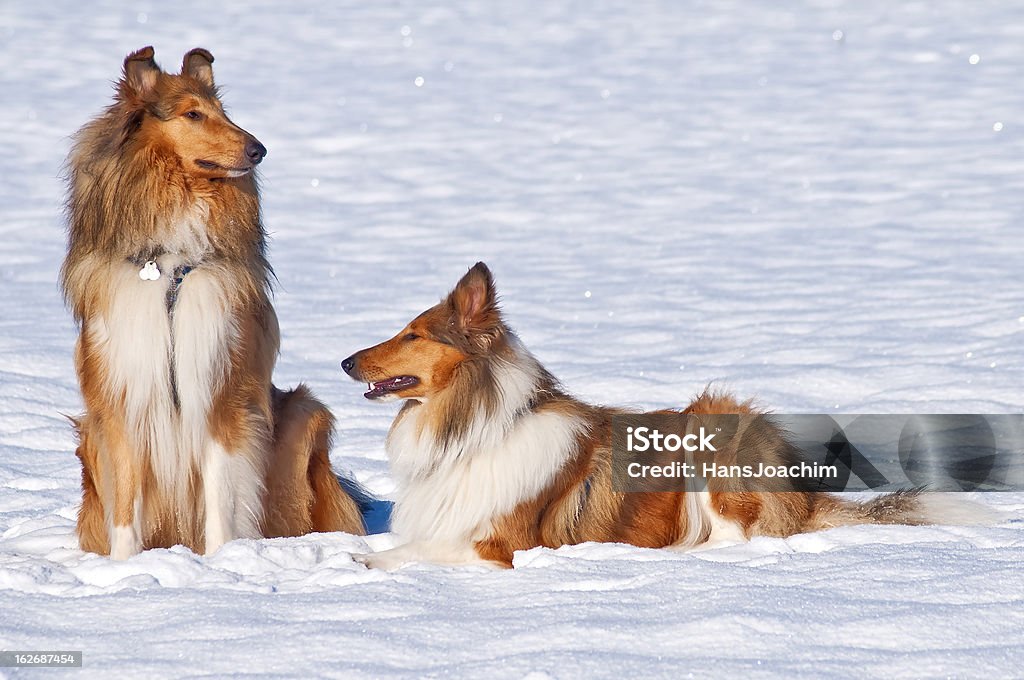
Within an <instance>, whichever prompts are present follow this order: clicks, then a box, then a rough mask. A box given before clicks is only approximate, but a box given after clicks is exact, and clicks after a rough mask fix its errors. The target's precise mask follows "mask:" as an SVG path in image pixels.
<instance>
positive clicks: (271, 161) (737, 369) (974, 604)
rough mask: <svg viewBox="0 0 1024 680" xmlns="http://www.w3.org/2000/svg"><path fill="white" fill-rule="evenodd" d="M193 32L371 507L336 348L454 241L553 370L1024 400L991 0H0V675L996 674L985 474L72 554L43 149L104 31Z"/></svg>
mask: <svg viewBox="0 0 1024 680" xmlns="http://www.w3.org/2000/svg"><path fill="white" fill-rule="evenodd" d="M147 44H153V45H154V46H155V47H156V52H157V59H158V61H159V62H160V63H161V64H162V65H164V66H165V68H167V69H169V70H177V67H178V64H180V60H181V55H182V54H183V53H184V52H185V51H186V50H188V49H190V48H192V47H195V46H197V45H198V46H203V47H206V48H208V49H210V50H211V51H212V52H213V53H214V54H215V55H216V59H217V61H216V64H215V71H216V78H217V80H218V82H219V83H220V84H222V85H223V86H224V97H225V101H226V103H227V106H228V109H229V112H230V114H231V115H232V116H233V117H234V119H235V120H236V122H238V123H239V124H240V125H242V126H243V127H245V128H246V129H248V130H250V131H251V132H253V133H254V134H255V135H257V136H258V137H259V138H260V139H261V141H263V142H264V144H266V146H267V147H268V149H269V155H268V157H267V159H266V161H265V163H264V165H263V166H262V168H261V173H262V179H263V182H262V185H263V191H264V194H263V196H264V207H265V217H266V222H267V225H268V227H269V229H270V230H271V232H272V234H273V240H272V243H271V257H272V261H273V264H274V266H275V268H276V271H277V275H278V278H279V281H280V284H279V286H278V290H277V295H276V305H277V310H278V313H279V315H280V318H281V326H282V331H283V345H282V352H281V359H280V363H279V365H278V370H277V374H276V375H277V378H276V380H277V383H278V384H280V385H291V384H295V383H296V382H298V381H300V380H302V381H306V382H308V383H309V384H310V386H311V387H312V388H313V389H314V390H315V392H316V393H317V394H318V395H319V396H320V397H321V398H323V399H324V400H325V401H326V402H327V403H328V404H329V405H330V406H331V408H332V409H333V411H334V412H335V414H336V415H337V417H338V419H339V432H338V443H337V446H336V449H335V450H334V452H333V454H332V459H333V462H334V464H335V466H336V467H337V468H338V469H339V470H343V471H346V472H348V473H350V474H353V475H354V476H355V477H356V478H357V479H358V480H359V481H361V482H362V483H363V484H364V485H366V486H367V487H368V488H369V489H370V490H371V491H372V492H374V493H375V494H378V495H380V496H382V497H387V496H388V495H389V494H390V493H391V492H392V491H393V485H392V482H391V480H390V477H389V475H388V471H387V465H386V462H385V456H384V450H383V441H384V434H385V432H386V430H387V427H388V425H389V423H390V420H391V418H392V417H393V415H394V413H395V411H396V408H397V407H396V406H394V405H375V404H372V403H369V402H367V401H366V400H364V399H363V398H362V396H361V394H362V391H363V388H362V387H361V386H360V385H358V384H355V383H352V382H351V381H349V380H347V379H346V378H345V377H344V376H343V374H342V372H341V371H340V369H339V365H338V364H339V361H340V360H341V359H342V358H344V357H345V356H347V355H348V354H350V353H351V352H352V351H354V350H357V349H359V348H362V347H365V346H368V345H370V344H373V343H376V342H378V341H380V340H382V339H384V338H386V337H389V336H390V335H391V334H392V333H394V332H396V331H397V330H398V329H399V328H400V327H401V326H402V325H403V324H404V323H405V322H406V321H407V320H408V319H409V318H411V317H412V315H413V314H415V313H417V312H418V311H420V310H422V309H424V308H426V307H427V306H429V305H430V304H432V303H433V302H435V301H436V300H437V299H438V298H439V297H440V296H441V295H442V294H444V293H445V292H446V291H447V290H448V289H449V288H450V287H451V286H452V285H453V284H454V283H455V281H456V280H457V279H458V277H459V276H460V275H461V274H462V273H463V272H464V271H465V269H466V268H467V267H469V266H470V265H472V264H473V263H474V262H476V261H477V260H485V261H486V262H488V264H489V265H490V266H491V267H492V269H493V270H494V272H495V275H496V277H497V280H498V285H499V288H500V290H501V292H502V295H503V299H504V308H505V310H506V313H507V315H508V318H509V320H510V322H511V324H512V325H513V326H514V327H515V328H516V329H518V331H519V333H520V335H521V337H522V338H523V340H524V342H525V343H526V345H527V346H528V347H529V348H530V349H531V350H532V351H533V352H534V353H535V354H536V355H537V356H538V357H539V358H540V359H541V360H542V361H543V362H545V364H546V365H547V366H548V367H549V368H550V369H551V370H552V371H553V372H555V374H556V375H558V376H560V377H561V378H562V379H563V381H564V382H565V383H566V385H567V386H568V387H569V389H571V390H572V391H574V392H575V393H576V394H578V395H580V396H581V397H584V398H586V399H589V400H592V401H597V402H605V403H616V404H624V405H630V406H637V407H664V406H675V405H681V404H684V403H685V402H686V401H687V400H688V398H689V397H691V396H692V395H693V394H694V393H696V392H698V391H700V390H701V389H702V388H703V387H704V386H705V385H706V384H708V383H711V382H713V383H714V384H716V385H718V386H720V387H724V388H728V389H730V390H733V391H735V392H736V393H738V394H739V395H741V396H744V397H748V396H752V397H756V398H757V399H758V401H759V402H760V403H761V404H762V405H764V406H766V407H769V408H771V409H774V410H776V411H781V412H835V413H910V412H916V413H942V412H953V413H967V412H977V413H1015V412H1020V410H1021V405H1022V404H1024V354H1022V350H1021V347H1022V344H1021V340H1022V337H1024V336H1022V331H1024V291H1022V288H1021V273H1022V272H1024V238H1022V237H1024V229H1022V220H1024V167H1022V164H1024V160H1022V159H1024V134H1022V133H1024V118H1022V116H1021V111H1022V110H1024V87H1022V86H1021V74H1022V73H1024V12H1022V11H1021V10H1020V8H1019V7H1014V5H1013V4H1012V3H1007V2H998V3H996V2H992V3H980V2H979V3H967V2H947V1H945V0H932V1H929V2H901V3H894V2H888V1H886V0H863V1H861V2H855V3H839V2H831V1H828V0H815V1H807V2H784V3H767V2H766V3H754V2H749V3H739V2H672V1H667V0H666V1H664V2H658V1H652V2H625V1H621V2H602V3H585V2H541V1H538V0H525V1H524V2H513V3H505V2H483V1H481V2H465V3H453V4H435V3H433V2H427V3H420V2H408V1H402V2H387V3H380V2H361V3H353V2H335V3H332V2H323V1H322V0H321V1H320V2H315V3H308V2H293V3H269V2H247V3H199V2H175V3H153V2H149V1H143V2H135V3H124V4H119V3H115V2H90V3H85V2H67V1H65V0H59V1H55V2H47V3H44V2H34V3H29V2H7V3H3V4H2V5H0V67H2V69H0V73H2V75H0V81H2V92H3V106H2V107H0V218H2V219H0V649H23V650H82V651H83V652H84V655H85V656H84V658H85V666H84V668H83V669H82V670H78V671H50V672H42V671H35V672H32V671H27V670H22V671H19V670H13V669H0V673H5V674H8V675H10V676H12V677H30V676H34V675H37V674H38V675H40V676H42V675H44V673H46V676H47V677H50V676H51V675H57V674H58V673H60V674H62V675H63V674H64V673H73V674H74V677H104V678H109V677H118V678H121V677H156V676H160V677H226V676H232V675H245V676H259V677H267V678H271V677H303V678H306V677H317V676H336V677H439V676H445V677H473V676H484V675H486V676H488V677H498V678H506V677H507V678H519V677H529V678H536V679H539V678H577V677H596V676H603V677H616V678H617V677H633V676H640V677H666V678H677V677H688V676H695V677H709V676H712V677H778V678H788V677H794V676H809V677H818V678H831V677H867V676H885V677H894V678H902V677H937V676H954V677H986V678H989V677H991V678H995V677H1020V676H1021V674H1022V673H1024V670H1022V669H1024V569H1022V564H1024V494H1019V493H1006V494H987V495H979V496H977V497H976V498H975V500H978V501H979V502H982V503H985V504H986V505H989V506H991V507H992V508H993V509H995V510H997V511H998V512H999V513H1000V519H999V520H998V522H997V523H996V524H995V525H994V526H987V527H974V528H956V527H943V526H936V527H917V528H911V527H854V528H843V529H836V530H831V531H827V532H823V533H820V534H814V535H802V536H796V537H793V538H790V539H786V540H783V539H756V540H754V541H751V542H750V543H749V544H745V545H739V546H732V547H726V548H721V549H714V550H709V551H706V552H697V553H689V554H679V553H670V552H667V551H657V550H643V549H637V548H633V547H629V546H622V545H594V544H589V545H581V546H572V547H564V548H561V549H558V550H547V549H535V550H530V551H527V552H524V553H519V554H517V555H516V559H515V567H516V568H515V569H513V570H508V571H503V572H491V571H487V570H483V569H476V568H462V569H452V568H442V567H435V566H428V565H414V566H410V567H407V568H404V569H402V570H399V571H397V572H394V573H385V572H379V571H368V570H367V569H366V568H364V567H363V566H361V565H359V564H357V563H354V562H353V561H352V559H351V554H352V553H353V552H361V551H365V550H366V549H367V548H368V547H374V548H384V547H388V546H390V545H392V544H393V543H394V538H393V537H392V536H390V535H386V534H385V535H378V536H373V537H370V538H365V539H364V538H361V537H355V536H348V535H312V536H306V537H302V538H296V539H278V540H260V541H236V542H233V543H231V544H228V545H226V546H225V547H224V548H223V549H221V550H220V551H219V552H217V553H216V554H214V555H212V556H209V557H203V556H197V555H195V554H193V553H191V552H189V551H188V550H185V549H182V548H175V549H171V550H153V551H150V552H147V553H144V554H142V555H139V556H137V557H134V558H132V559H130V560H128V561H126V562H123V563H115V562H111V561H110V560H108V559H106V558H102V557H98V556H95V555H88V554H84V553H82V552H80V551H79V550H78V549H77V547H76V540H75V537H74V533H73V526H74V520H73V518H74V515H75V512H76V507H77V504H78V500H79V486H78V479H79V477H78V476H79V468H78V464H77V460H76V459H75V457H74V455H73V449H74V442H73V439H72V434H71V431H70V428H69V426H68V423H67V422H66V421H65V419H64V416H63V415H62V414H64V413H69V414H73V413H76V412H78V411H79V410H80V409H81V400H80V397H79V394H78V390H77V385H76V381H75V377H74V372H73V367H72V361H71V351H72V346H73V343H74V337H75V329H74V326H73V324H72V321H71V318H70V315H69V314H68V312H67V311H66V310H65V308H64V306H63V303H62V301H61V298H60V295H59V291H58V288H57V283H56V277H57V269H58V267H59V264H60V261H61V259H62V257H63V251H64V235H63V222H62V216H61V202H62V197H63V184H62V180H61V165H62V162H63V158H64V156H65V155H66V153H67V151H68V148H69V144H70V140H69V137H70V135H71V134H72V133H73V132H74V131H75V130H76V129H77V128H78V127H79V126H81V125H82V124H83V123H85V122H86V121H87V120H88V119H89V118H90V117H92V116H94V115H95V114H96V113H98V112H99V111H100V110H101V108H102V107H104V106H105V105H106V104H107V103H108V102H109V100H110V96H111V92H112V89H111V82H112V81H113V80H114V79H116V77H117V75H118V72H119V69H120V64H121V60H122V59H123V57H124V55H125V54H127V53H128V52H129V51H131V50H134V49H137V48H139V47H142V46H144V45H147Z"/></svg>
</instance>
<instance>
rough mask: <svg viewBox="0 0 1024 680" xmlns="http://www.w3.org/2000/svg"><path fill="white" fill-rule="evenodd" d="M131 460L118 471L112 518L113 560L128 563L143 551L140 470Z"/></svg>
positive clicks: (111, 547) (109, 520) (111, 549)
mask: <svg viewBox="0 0 1024 680" xmlns="http://www.w3.org/2000/svg"><path fill="white" fill-rule="evenodd" d="M125 458H128V461H126V463H125V464H123V465H122V467H120V468H115V469H117V472H116V473H115V478H114V494H113V495H114V507H113V508H112V509H111V512H110V516H109V518H108V520H107V521H108V526H109V528H110V533H109V536H110V557H111V559H115V560H126V559H128V558H129V557H131V556H132V555H137V554H139V553H140V552H142V491H141V489H140V488H139V479H138V471H137V470H136V469H135V466H134V465H133V464H132V463H131V462H130V458H129V457H125Z"/></svg>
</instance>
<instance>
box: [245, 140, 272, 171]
mask: <svg viewBox="0 0 1024 680" xmlns="http://www.w3.org/2000/svg"><path fill="white" fill-rule="evenodd" d="M266 155H267V147H265V146H263V145H262V144H260V143H259V142H258V141H256V140H255V139H254V140H252V141H251V142H249V143H248V144H246V145H245V156H246V158H248V159H249V160H250V161H251V162H252V164H253V165H257V164H259V162H260V161H261V160H263V157H264V156H266Z"/></svg>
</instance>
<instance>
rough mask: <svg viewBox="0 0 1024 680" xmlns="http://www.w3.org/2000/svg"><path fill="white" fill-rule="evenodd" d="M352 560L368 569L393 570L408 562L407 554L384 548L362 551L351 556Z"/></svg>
mask: <svg viewBox="0 0 1024 680" xmlns="http://www.w3.org/2000/svg"><path fill="white" fill-rule="evenodd" d="M352 561H354V562H358V563H359V564H362V565H365V566H366V567H367V568H368V569H383V570H384V571H394V570H395V569H398V568H399V567H400V566H402V565H403V564H407V563H408V562H409V558H408V556H407V555H404V554H402V553H399V552H397V551H395V550H384V551H382V552H377V553H362V554H357V555H353V556H352Z"/></svg>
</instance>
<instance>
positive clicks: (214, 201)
mask: <svg viewBox="0 0 1024 680" xmlns="http://www.w3.org/2000/svg"><path fill="white" fill-rule="evenodd" d="M212 63H213V56H212V55H211V54H210V53H209V52H207V51H206V50H203V49H194V50H192V51H190V52H189V53H188V54H186V55H185V58H184V62H183V64H182V68H181V73H180V74H178V75H173V74H168V73H164V72H163V71H161V70H160V68H159V67H158V66H157V64H156V62H154V60H153V49H152V48H151V47H146V48H144V49H141V50H139V51H138V52H135V53H133V54H131V55H129V56H128V57H127V59H125V62H124V73H123V77H122V79H121V80H120V82H119V83H118V84H117V94H116V96H115V100H114V103H113V105H112V106H110V107H109V108H108V109H107V110H106V111H105V112H104V113H103V114H102V115H101V116H99V117H98V118H97V119H95V120H93V121H92V122H90V123H89V124H87V125H86V126H85V127H84V128H82V130H81V131H79V133H78V135H77V137H76V139H75V143H74V147H73V149H72V151H71V154H70V157H69V159H68V166H69V167H68V173H69V184H70V189H69V197H68V203H67V212H68V222H69V225H68V234H69V235H68V255H67V258H66V259H65V261H64V266H63V269H62V285H63V290H64V294H65V296H66V299H67V301H68V304H69V306H70V307H71V309H72V311H73V313H74V316H75V320H76V321H77V323H78V325H79V331H80V332H79V338H78V344H77V347H76V351H75V366H76V369H77V373H78V379H79V383H80V386H81V389H82V397H83V400H84V402H85V408H86V413H85V415H83V416H81V417H80V418H77V419H75V421H74V422H75V425H76V427H77V430H78V434H79V448H78V456H79V458H80V459H81V462H82V466H83V471H82V492H83V497H82V507H81V510H80V511H79V516H78V528H77V530H78V537H79V542H80V544H81V546H82V548H83V549H84V550H88V551H92V552H97V553H101V554H109V555H110V556H111V557H113V558H115V559H124V558H127V557H129V556H131V555H133V554H135V553H137V552H139V551H140V550H142V549H144V548H151V547H168V546H171V545H175V544H183V545H186V546H188V547H189V548H191V549H193V550H195V551H196V552H203V553H211V552H213V551H215V550H217V548H219V547H220V546H221V545H223V544H224V543H226V542H227V541H230V540H232V539H235V538H258V537H262V536H291V535H298V534H303V533H307V532H310V531H347V532H353V533H361V532H362V529H363V526H362V519H361V517H360V513H359V508H358V506H357V504H356V503H355V501H354V500H353V499H352V497H351V496H350V495H349V494H348V493H346V492H345V491H344V490H343V489H342V487H341V485H340V483H339V480H338V479H337V478H336V477H335V476H334V473H333V472H332V471H331V467H330V462H329V460H328V450H329V447H330V438H331V432H332V429H333V419H332V417H331V414H330V412H329V411H328V410H327V409H326V408H325V407H324V406H323V404H321V403H320V402H318V401H317V400H316V399H315V398H314V397H313V396H312V395H311V394H310V392H309V391H308V390H307V389H306V388H305V387H304V386H300V387H299V388H298V389H296V390H293V391H289V392H284V391H280V390H277V389H276V388H275V387H274V386H273V385H272V384H271V372H272V370H273V367H274V363H275V360H276V356H277V352H278V346H279V342H280V339H279V330H278V325H277V318H276V316H275V314H274V309H273V307H271V304H270V299H269V290H270V281H269V279H270V276H271V275H272V272H271V268H270V265H269V264H268V262H267V260H266V253H265V251H266V243H265V240H266V239H265V232H264V228H263V225H262V223H261V221H260V203H259V196H258V193H257V182H256V178H255V176H254V173H255V169H256V166H257V164H259V162H260V161H261V160H263V157H264V155H265V154H266V149H265V148H264V147H263V145H262V144H260V142H259V141H258V140H257V139H256V138H255V137H253V136H252V135H251V134H249V133H248V132H246V131H245V130H243V129H241V128H240V127H238V126H237V125H235V124H234V123H232V122H231V120H229V119H228V117H227V115H226V114H225V113H224V109H223V107H222V105H221V102H220V99H219V98H218V94H217V89H216V87H215V85H214V81H213V68H212Z"/></svg>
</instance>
